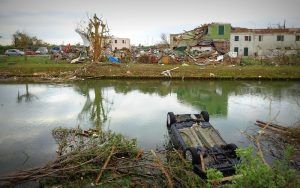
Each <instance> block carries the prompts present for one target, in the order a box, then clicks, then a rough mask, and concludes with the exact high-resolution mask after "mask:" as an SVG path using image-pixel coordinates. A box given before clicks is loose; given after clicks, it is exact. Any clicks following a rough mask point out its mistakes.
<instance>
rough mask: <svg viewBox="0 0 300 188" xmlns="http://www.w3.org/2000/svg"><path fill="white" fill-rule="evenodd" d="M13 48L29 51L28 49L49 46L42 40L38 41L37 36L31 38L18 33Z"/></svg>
mask: <svg viewBox="0 0 300 188" xmlns="http://www.w3.org/2000/svg"><path fill="white" fill-rule="evenodd" d="M12 43H13V46H15V47H16V48H20V49H23V50H25V49H28V48H37V47H40V46H42V45H47V44H46V43H45V42H43V41H42V40H40V39H38V38H37V37H36V36H34V37H31V36H29V35H28V34H27V33H25V32H20V31H16V32H15V33H14V34H13V41H12Z"/></svg>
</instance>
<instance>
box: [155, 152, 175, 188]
mask: <svg viewBox="0 0 300 188" xmlns="http://www.w3.org/2000/svg"><path fill="white" fill-rule="evenodd" d="M151 153H152V154H153V156H154V157H155V158H156V161H157V164H158V165H159V167H160V169H161V171H162V172H163V173H164V174H165V176H166V178H167V180H168V187H169V188H170V187H174V186H173V182H172V179H171V178H170V176H169V174H168V172H167V170H166V169H165V168H164V166H163V165H162V162H161V161H160V159H159V157H158V156H157V155H156V153H155V151H153V150H151Z"/></svg>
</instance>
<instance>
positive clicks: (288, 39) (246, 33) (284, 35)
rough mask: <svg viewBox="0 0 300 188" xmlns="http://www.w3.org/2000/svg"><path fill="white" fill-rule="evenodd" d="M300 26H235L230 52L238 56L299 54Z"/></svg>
mask: <svg viewBox="0 0 300 188" xmlns="http://www.w3.org/2000/svg"><path fill="white" fill-rule="evenodd" d="M299 50H300V28H278V29H271V28H268V29H247V28H233V29H232V31H231V35H230V52H231V53H235V54H236V55H238V56H269V57H272V56H277V55H292V54H299Z"/></svg>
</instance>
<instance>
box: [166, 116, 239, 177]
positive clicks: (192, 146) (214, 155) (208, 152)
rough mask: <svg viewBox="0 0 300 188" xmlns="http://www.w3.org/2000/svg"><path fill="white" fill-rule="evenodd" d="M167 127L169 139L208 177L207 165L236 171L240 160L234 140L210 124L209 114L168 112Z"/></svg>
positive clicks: (230, 171) (196, 171) (201, 173)
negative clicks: (228, 138) (229, 141)
mask: <svg viewBox="0 0 300 188" xmlns="http://www.w3.org/2000/svg"><path fill="white" fill-rule="evenodd" d="M167 129H168V132H169V135H170V140H171V142H172V144H173V146H174V147H175V149H177V150H181V151H182V153H183V155H184V157H185V159H187V160H189V161H191V162H192V164H193V168H194V169H193V170H194V172H195V173H196V174H198V175H199V176H200V177H202V178H206V173H205V169H208V168H215V169H217V170H219V171H221V172H222V173H223V175H224V176H230V175H233V174H234V173H235V168H234V167H235V165H237V164H238V163H239V162H240V158H239V157H238V156H237V155H236V152H235V150H236V149H237V146H236V145H235V144H227V143H226V142H225V140H224V139H223V138H222V137H221V135H220V134H219V132H218V131H217V130H216V129H215V128H214V127H213V126H212V125H211V124H210V122H209V114H208V112H206V111H202V112H201V113H200V114H178V115H174V113H173V112H169V113H168V116H167Z"/></svg>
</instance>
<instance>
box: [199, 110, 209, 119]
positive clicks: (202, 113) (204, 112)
mask: <svg viewBox="0 0 300 188" xmlns="http://www.w3.org/2000/svg"><path fill="white" fill-rule="evenodd" d="M200 114H201V115H202V117H203V119H204V121H206V122H209V114H208V112H207V111H201V113H200Z"/></svg>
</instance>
